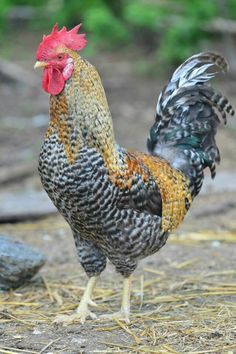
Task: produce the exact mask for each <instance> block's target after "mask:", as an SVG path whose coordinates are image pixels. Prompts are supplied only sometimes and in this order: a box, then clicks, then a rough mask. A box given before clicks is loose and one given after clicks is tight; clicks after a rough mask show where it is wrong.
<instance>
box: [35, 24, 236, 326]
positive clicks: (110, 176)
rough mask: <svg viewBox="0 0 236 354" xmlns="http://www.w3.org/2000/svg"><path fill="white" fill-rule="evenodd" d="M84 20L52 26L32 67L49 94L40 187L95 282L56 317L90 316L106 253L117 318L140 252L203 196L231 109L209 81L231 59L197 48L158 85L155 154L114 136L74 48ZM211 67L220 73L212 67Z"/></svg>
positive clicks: (96, 82)
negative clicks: (116, 281) (118, 295)
mask: <svg viewBox="0 0 236 354" xmlns="http://www.w3.org/2000/svg"><path fill="white" fill-rule="evenodd" d="M79 28H80V25H77V26H76V27H74V28H73V29H71V30H70V31H68V30H67V28H66V27H63V28H62V29H61V30H59V29H58V26H57V25H55V26H54V27H53V29H52V32H51V33H50V34H49V35H47V36H43V39H42V41H41V43H40V44H39V46H38V49H37V53H36V60H37V61H36V64H35V68H43V79H42V88H43V90H45V91H46V92H47V93H49V94H50V123H49V127H48V130H47V132H46V135H45V139H44V143H43V146H42V149H41V153H40V157H39V173H40V176H41V180H42V184H43V187H44V188H45V190H46V192H47V193H48V195H49V197H50V198H51V200H52V201H53V203H54V204H55V206H56V207H57V209H58V210H59V212H60V213H61V214H62V215H63V217H64V218H65V220H66V221H67V222H68V224H69V225H70V227H71V230H72V233H73V236H74V239H75V245H76V249H77V252H78V257H79V261H80V263H81V265H82V267H83V268H84V270H85V272H86V273H87V275H88V277H89V280H88V284H87V287H86V289H85V292H84V294H83V296H82V298H81V301H80V304H79V306H78V308H77V310H76V312H75V313H73V314H71V315H66V316H58V317H57V318H56V320H55V321H56V322H58V323H59V322H61V323H63V324H68V323H72V322H74V321H75V322H76V321H80V322H82V323H84V321H85V320H86V318H87V317H90V318H92V319H94V318H96V315H95V314H94V313H93V312H91V310H90V306H95V305H96V304H95V303H94V302H93V301H92V293H93V290H94V287H95V284H96V280H97V278H98V276H99V275H100V273H101V272H102V271H103V270H104V269H105V267H106V260H107V259H109V260H110V261H111V263H112V264H113V265H114V266H115V268H116V270H117V272H119V273H120V274H121V275H122V276H123V277H124V283H123V295H122V302H121V310H120V312H119V313H117V314H115V316H117V318H118V317H119V318H120V319H123V320H125V321H126V322H129V315H130V290H131V274H132V273H133V271H134V270H135V268H136V267H137V263H138V261H139V260H140V259H142V258H144V257H147V256H149V255H151V254H154V253H156V252H157V251H158V250H159V249H160V248H161V247H163V246H164V244H165V243H166V241H167V238H168V236H169V234H170V233H171V232H173V231H174V230H176V228H177V227H178V225H179V224H180V223H181V222H182V221H183V219H184V216H185V215H186V213H187V211H188V209H189V207H190V205H191V203H192V201H193V199H194V198H195V197H196V196H197V194H198V193H199V191H200V189H201V186H202V182H203V177H204V169H205V168H207V167H208V168H209V169H210V171H211V176H212V178H214V176H215V164H216V163H218V162H219V161H220V154H219V150H218V148H217V146H216V142H215V135H216V132H217V128H218V126H219V123H220V119H219V118H222V119H223V121H224V122H225V123H226V115H227V114H230V115H233V114H234V111H233V108H232V106H231V104H230V103H229V101H228V100H227V98H225V97H223V96H222V95H221V94H220V93H217V92H216V91H215V90H214V89H213V88H212V87H211V86H210V85H209V83H208V81H209V80H210V79H211V78H213V77H214V76H215V75H216V74H217V72H218V71H222V72H225V71H226V69H227V63H226V60H225V59H224V58H223V57H222V56H220V55H218V54H215V53H211V52H205V53H199V54H196V55H193V56H192V57H191V58H189V59H188V60H186V61H185V62H184V63H183V64H182V65H181V66H180V67H179V68H178V69H177V70H176V71H175V72H174V74H173V76H172V77H171V79H170V81H169V82H168V84H167V85H166V87H165V88H164V89H163V91H162V92H161V94H160V96H159V99H158V102H157V107H156V119H155V122H154V124H153V126H152V127H151V129H150V135H149V138H148V141H147V146H148V151H149V153H150V154H146V153H142V152H138V151H131V150H127V149H125V148H123V147H121V146H120V145H118V143H117V142H116V140H115V137H114V131H113V124H112V117H111V113H110V110H109V107H108V103H107V100H106V96H105V92H104V89H103V85H102V82H101V79H100V77H99V74H98V72H97V70H96V69H95V67H94V66H93V65H91V64H90V63H89V62H88V61H86V60H85V59H83V58H82V57H81V56H80V55H79V54H78V52H79V51H80V50H81V49H83V48H84V47H85V45H86V39H85V35H84V34H78V30H79ZM212 68H215V69H218V71H212V70H210V69H212Z"/></svg>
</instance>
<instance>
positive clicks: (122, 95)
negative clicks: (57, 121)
mask: <svg viewBox="0 0 236 354" xmlns="http://www.w3.org/2000/svg"><path fill="white" fill-rule="evenodd" d="M55 22H58V24H59V26H63V25H66V26H68V28H72V27H73V26H74V25H76V24H78V23H80V22H82V23H83V26H82V30H81V31H82V32H83V31H84V32H86V34H87V39H88V45H87V47H86V49H85V50H84V51H83V52H82V55H83V56H84V57H86V58H88V59H89V60H90V61H91V62H92V63H93V64H95V66H96V67H97V69H98V71H99V72H100V74H101V77H102V80H103V83H104V86H105V90H106V92H107V96H108V101H109V104H110V108H111V111H112V114H113V119H114V125H115V131H116V137H117V141H118V142H119V143H120V144H121V145H124V146H126V147H130V148H137V149H141V150H145V149H146V137H147V134H148V129H149V127H150V126H151V124H152V122H153V119H154V112H155V105H156V100H157V97H158V94H159V92H160V90H161V89H162V87H163V85H164V84H165V82H166V81H167V80H168V77H169V75H170V73H171V72H172V71H173V70H174V68H176V66H177V65H178V64H180V62H181V61H183V60H185V59H186V58H187V57H188V56H190V55H192V54H194V53H196V52H199V51H201V50H214V51H217V52H220V53H222V54H223V55H224V56H226V58H227V59H228V61H229V64H230V71H229V74H227V75H226V76H222V77H219V79H218V80H217V82H215V85H216V86H218V87H219V89H220V90H221V91H223V92H224V94H225V95H227V96H229V98H230V99H231V100H232V103H233V104H234V106H236V97H235V93H236V84H235V77H236V62H235V54H236V47H235V45H236V0H215V1H213V0H212V1H198V0H192V1H191V2H190V1H188V0H179V1H175V0H135V1H134V0H117V1H108V0H80V1H77V0H67V1H66V0H34V1H31V0H1V1H0V107H1V109H0V148H1V155H0V166H1V170H0V196H1V200H0V201H1V205H0V221H2V222H11V221H12V222H14V221H18V220H20V221H21V220H27V219H28V218H32V217H33V218H34V217H36V218H37V217H42V216H44V215H48V213H50V212H53V213H54V212H55V210H54V209H53V207H52V206H51V205H49V204H48V200H47V197H46V196H45V194H44V192H43V191H42V187H41V184H40V181H39V177H38V174H37V160H38V154H39V150H40V146H41V142H42V140H43V135H44V133H45V131H46V128H47V124H48V96H47V95H46V94H45V93H44V92H42V89H41V73H40V72H37V73H35V72H34V70H33V65H34V61H35V52H36V49H37V46H38V44H39V42H40V41H41V39H42V35H43V34H47V33H49V32H50V31H51V28H52V26H53V25H54V24H55ZM131 131H132V134H131ZM235 137H236V123H235V119H230V122H229V124H228V125H227V126H226V127H225V129H220V133H219V136H218V141H219V146H220V149H221V151H222V161H223V162H222V164H221V166H220V168H219V170H218V171H219V176H218V179H217V181H218V183H214V184H213V185H211V184H210V187H209V188H213V191H214V190H215V189H217V188H220V191H222V188H223V192H225V191H227V192H229V191H228V189H229V190H230V192H231V189H232V188H233V189H234V188H235V187H234V185H235V182H234V178H235V174H234V171H235V167H236V162H235V151H236V139H235ZM221 170H222V173H223V177H222V178H221V177H220V176H221V174H220V173H221V172H220V171H221ZM225 171H227V172H225ZM224 173H226V175H227V178H228V179H227V181H228V182H227V183H225V181H226V180H225V178H226V177H225V174H224ZM222 181H223V182H224V183H222ZM232 181H233V183H231V182H232ZM209 183H210V182H209ZM211 186H213V187H211ZM227 188H228V189H227ZM35 193H39V194H35ZM41 197H42V204H41V203H38V201H39V199H38V198H41ZM45 198H46V199H45ZM40 200H41V199H40ZM35 201H36V204H35ZM44 202H45V204H44ZM29 203H31V204H29ZM230 203H231V204H232V203H233V202H230ZM231 204H230V205H231ZM227 205H228V204H227ZM227 225H228V224H227Z"/></svg>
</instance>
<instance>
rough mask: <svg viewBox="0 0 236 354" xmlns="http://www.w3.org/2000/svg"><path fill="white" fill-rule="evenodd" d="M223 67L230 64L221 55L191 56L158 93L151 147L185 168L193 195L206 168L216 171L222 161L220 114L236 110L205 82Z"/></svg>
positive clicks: (173, 164)
mask: <svg viewBox="0 0 236 354" xmlns="http://www.w3.org/2000/svg"><path fill="white" fill-rule="evenodd" d="M227 69H228V63H227V62H226V60H225V58H224V57H222V56H221V55H219V54H215V53H211V52H205V53H199V54H196V55H193V56H192V57H191V58H189V59H187V60H186V61H185V62H184V63H183V64H182V65H180V66H179V67H178V68H177V69H176V70H175V72H174V74H173V75H172V77H171V79H170V81H169V82H168V84H167V85H166V87H165V88H164V89H163V91H162V92H161V94H160V96H159V98H158V102H157V108H156V119H155V123H154V125H153V126H152V128H151V129H150V136H149V138H148V142H147V145H148V149H149V152H150V153H151V154H153V155H159V156H162V157H164V158H165V159H167V160H168V161H169V162H170V164H171V165H172V166H173V167H175V168H178V169H180V170H182V171H183V172H184V173H186V174H187V175H188V177H189V179H190V183H191V188H192V194H193V196H194V195H196V194H197V193H198V192H199V190H200V188H201V185H202V179H203V170H204V168H206V167H209V168H210V170H211V174H212V177H214V176H215V163H218V162H219V161H220V154H219V150H218V147H217V146H216V142H215V135H216V132H217V127H218V125H219V123H220V118H221V119H222V120H223V122H224V123H225V124H226V123H227V119H226V118H227V115H228V114H230V115H233V114H234V110H233V108H232V106H231V104H230V102H229V101H228V99H227V98H226V97H224V96H223V95H222V94H221V93H219V92H217V91H216V90H215V89H213V88H212V87H211V86H210V84H209V81H210V80H211V79H212V78H214V77H215V76H216V75H217V74H218V73H220V72H223V73H225V72H226V71H227Z"/></svg>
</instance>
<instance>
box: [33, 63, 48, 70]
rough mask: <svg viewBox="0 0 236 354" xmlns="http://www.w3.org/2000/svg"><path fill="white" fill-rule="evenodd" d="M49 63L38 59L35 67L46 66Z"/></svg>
mask: <svg viewBox="0 0 236 354" xmlns="http://www.w3.org/2000/svg"><path fill="white" fill-rule="evenodd" d="M47 65H48V64H47V63H46V62H45V61H36V63H35V64H34V69H39V68H45V66H47Z"/></svg>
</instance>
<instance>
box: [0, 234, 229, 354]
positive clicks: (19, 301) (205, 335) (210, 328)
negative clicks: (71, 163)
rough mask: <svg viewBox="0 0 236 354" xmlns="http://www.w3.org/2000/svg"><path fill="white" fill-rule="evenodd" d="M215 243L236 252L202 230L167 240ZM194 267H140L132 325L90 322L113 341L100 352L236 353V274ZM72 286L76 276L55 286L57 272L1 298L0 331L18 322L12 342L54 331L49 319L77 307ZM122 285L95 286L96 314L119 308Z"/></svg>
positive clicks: (1, 349)
mask: <svg viewBox="0 0 236 354" xmlns="http://www.w3.org/2000/svg"><path fill="white" fill-rule="evenodd" d="M213 235H214V238H213ZM213 240H214V242H215V240H219V241H222V240H224V242H229V243H232V244H233V243H234V247H235V243H236V235H235V234H233V233H227V234H226V233H224V234H223V235H222V234H216V233H214V234H213V233H212V234H211V233H210V232H208V233H207V232H205V233H197V234H188V235H181V236H178V237H177V236H174V237H172V238H171V242H174V243H180V242H181V243H186V244H193V243H195V244H197V243H199V244H202V242H207V243H209V242H212V241H213ZM198 262H199V259H198V258H197V257H196V258H192V259H188V260H185V261H184V262H179V263H173V264H171V267H170V268H168V270H166V271H165V270H163V269H162V270H157V269H153V268H151V267H146V268H144V269H143V270H142V275H141V276H136V277H135V278H134V282H133V290H132V316H131V324H130V325H126V324H124V323H123V322H120V321H119V320H114V321H108V320H101V319H100V320H98V321H95V322H94V324H93V333H94V336H95V335H96V334H95V333H98V332H99V333H104V332H106V333H107V332H108V333H111V340H109V341H107V340H104V341H103V340H100V344H101V343H102V344H104V346H105V348H106V349H105V350H104V352H105V353H140V354H141V353H170V354H176V353H188V354H203V353H219V354H221V353H227V354H233V353H235V352H236V301H235V299H236V269H221V270H220V271H214V270H212V271H211V272H206V271H203V272H192V271H191V270H192V267H193V265H195V269H197V265H198ZM171 269H172V270H173V271H171ZM176 270H177V271H176ZM77 284H78V276H77V275H76V276H70V277H68V278H67V280H59V279H58V277H57V275H56V274H50V277H49V276H48V277H46V276H43V277H42V276H41V277H38V278H37V279H36V280H35V281H34V282H32V283H31V284H30V285H29V286H27V287H24V288H21V289H18V290H16V291H12V292H9V293H2V294H0V325H4V324H5V325H10V324H14V325H17V324H18V325H19V326H18V327H17V328H19V333H16V334H15V335H16V336H17V335H19V336H20V335H21V334H22V333H24V331H29V330H31V329H33V328H35V327H37V326H42V325H43V326H53V325H52V322H53V319H54V317H55V315H58V314H69V313H71V312H72V311H73V310H74V309H75V307H76V306H77V303H78V299H79V298H80V297H81V294H82V292H83V290H84V287H80V286H78V285H77ZM120 285H121V284H117V286H116V287H115V288H114V284H113V283H112V282H111V280H110V281H108V282H107V281H106V280H104V283H100V284H98V287H97V288H96V291H95V296H94V299H95V301H96V302H97V303H98V305H99V308H98V311H97V312H98V315H99V314H100V313H101V314H102V313H104V312H112V311H115V310H117V308H118V306H119V300H120V294H121V287H120ZM118 331H120V332H124V333H125V334H126V338H127V340H126V341H123V340H121V341H117V340H116V341H114V340H112V338H113V337H112V334H113V333H117V332H118ZM100 338H101V337H100ZM106 338H107V337H106ZM58 341H60V338H57V339H54V340H50V341H48V343H47V344H46V345H44V346H43V347H42V349H41V350H40V351H35V350H25V349H24V350H21V349H18V348H14V346H12V347H11V346H8V347H5V346H0V353H6V354H16V353H17V354H20V353H21V354H22V353H25V354H42V353H47V352H51V350H53V346H54V344H56V342H58ZM58 352H59V351H56V352H53V353H58ZM95 352H96V351H95ZM97 352H98V353H101V352H102V351H97ZM66 353H69V352H66Z"/></svg>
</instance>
